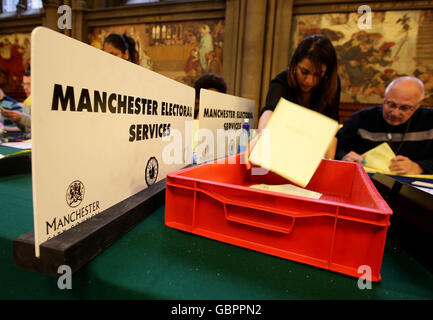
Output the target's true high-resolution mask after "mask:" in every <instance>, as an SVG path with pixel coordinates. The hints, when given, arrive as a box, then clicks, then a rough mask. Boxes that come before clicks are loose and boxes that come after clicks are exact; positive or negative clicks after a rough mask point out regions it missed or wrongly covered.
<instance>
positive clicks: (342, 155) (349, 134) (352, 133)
mask: <svg viewBox="0 0 433 320" xmlns="http://www.w3.org/2000/svg"><path fill="white" fill-rule="evenodd" d="M359 122H360V120H359V115H358V114H357V113H355V114H353V115H352V116H350V117H349V118H348V119H347V120H346V121H345V122H344V125H343V127H341V129H340V130H338V132H337V139H338V143H337V151H336V153H335V159H337V160H345V161H355V162H361V161H362V159H360V158H359V157H361V156H360V155H359V154H358V153H357V152H356V150H357V146H358V144H359V142H360V137H359V136H358V128H359ZM346 155H347V156H346ZM352 155H353V157H352ZM358 160H359V161H358Z"/></svg>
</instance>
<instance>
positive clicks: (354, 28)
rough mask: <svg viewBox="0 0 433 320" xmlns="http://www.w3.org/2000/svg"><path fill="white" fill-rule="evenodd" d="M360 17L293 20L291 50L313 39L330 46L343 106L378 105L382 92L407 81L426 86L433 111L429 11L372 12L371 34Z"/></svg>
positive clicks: (432, 46) (427, 101)
mask: <svg viewBox="0 0 433 320" xmlns="http://www.w3.org/2000/svg"><path fill="white" fill-rule="evenodd" d="M360 18H361V15H360V14H358V13H336V14H323V15H317V14H316V15H301V16H295V17H294V34H293V37H292V39H293V40H292V41H293V42H292V46H291V48H292V50H293V48H296V46H297V44H298V43H299V42H300V41H301V40H302V39H304V38H305V37H307V36H309V35H311V34H316V33H320V34H324V35H326V36H327V37H328V38H329V39H330V40H331V41H332V43H333V45H334V47H335V49H336V52H337V57H338V63H339V76H340V79H341V83H342V90H341V102H347V103H378V104H380V103H382V102H383V96H384V93H385V88H386V86H387V85H388V84H389V83H390V82H391V81H392V80H393V79H395V78H397V77H400V76H404V75H410V76H415V77H418V78H419V79H421V80H422V81H423V82H424V85H425V91H426V94H425V98H426V99H425V100H424V103H425V104H427V105H433V42H432V41H431V35H432V34H433V10H412V11H386V12H374V11H372V20H371V29H360V28H359V27H358V20H359V19H360Z"/></svg>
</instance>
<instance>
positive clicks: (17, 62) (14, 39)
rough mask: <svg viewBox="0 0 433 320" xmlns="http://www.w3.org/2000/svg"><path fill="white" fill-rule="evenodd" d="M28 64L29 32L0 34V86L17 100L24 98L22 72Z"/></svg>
mask: <svg viewBox="0 0 433 320" xmlns="http://www.w3.org/2000/svg"><path fill="white" fill-rule="evenodd" d="M29 66H30V34H29V33H28V34H27V33H14V34H10V35H0V88H2V89H3V91H4V92H5V93H6V94H8V95H10V96H12V97H14V98H15V99H17V100H20V101H21V100H23V99H25V97H26V95H25V93H24V89H23V88H22V79H23V73H24V71H25V70H26V69H27V67H29Z"/></svg>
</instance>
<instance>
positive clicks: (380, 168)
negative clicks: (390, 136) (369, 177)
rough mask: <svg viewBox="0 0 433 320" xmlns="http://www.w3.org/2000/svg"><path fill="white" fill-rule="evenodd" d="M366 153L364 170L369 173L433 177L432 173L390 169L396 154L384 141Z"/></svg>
mask: <svg viewBox="0 0 433 320" xmlns="http://www.w3.org/2000/svg"><path fill="white" fill-rule="evenodd" d="M364 155H365V164H364V170H365V172H368V173H376V172H379V173H383V174H391V175H396V176H403V177H410V178H425V179H433V175H431V174H398V173H395V172H391V171H389V165H390V164H391V159H393V158H395V157H396V155H395V153H394V151H392V149H391V147H390V146H389V144H388V143H386V142H384V143H382V144H380V145H378V146H377V147H375V148H373V149H370V150H368V151H367V152H366V153H364Z"/></svg>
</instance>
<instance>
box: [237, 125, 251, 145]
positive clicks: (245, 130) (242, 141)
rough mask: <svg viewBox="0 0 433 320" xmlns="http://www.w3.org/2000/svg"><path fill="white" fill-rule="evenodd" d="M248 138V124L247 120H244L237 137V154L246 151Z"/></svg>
mask: <svg viewBox="0 0 433 320" xmlns="http://www.w3.org/2000/svg"><path fill="white" fill-rule="evenodd" d="M249 138H250V123H249V121H248V119H244V123H243V125H242V130H241V134H240V135H239V153H241V152H244V151H245V150H246V149H247V146H248V142H249V140H250V139H249Z"/></svg>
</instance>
